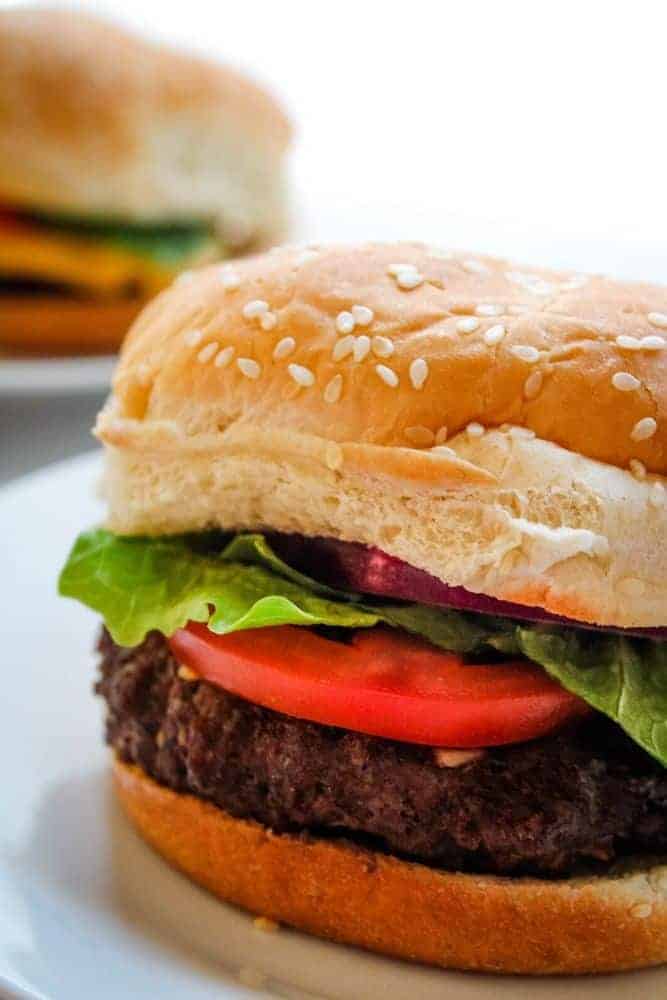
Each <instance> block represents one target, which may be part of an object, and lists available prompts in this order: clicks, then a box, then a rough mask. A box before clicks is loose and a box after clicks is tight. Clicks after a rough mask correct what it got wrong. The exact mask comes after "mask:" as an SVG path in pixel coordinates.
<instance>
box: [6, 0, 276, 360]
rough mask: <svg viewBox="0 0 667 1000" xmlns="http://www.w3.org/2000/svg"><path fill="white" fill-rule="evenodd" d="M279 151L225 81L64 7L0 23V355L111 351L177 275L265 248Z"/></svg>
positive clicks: (203, 66)
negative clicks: (7, 352) (146, 305)
mask: <svg viewBox="0 0 667 1000" xmlns="http://www.w3.org/2000/svg"><path fill="white" fill-rule="evenodd" d="M288 139H289V125H288V123H287V121H286V119H285V117H284V116H283V113H282V111H281V109H280V108H279V107H278V106H277V105H276V104H275V102H274V101H273V100H272V99H271V98H270V97H268V96H267V95H266V94H265V93H263V92H262V91H261V90H260V89H258V88H257V87H256V86H255V85H254V84H253V83H251V82H250V81H248V80H247V79H245V78H244V77H242V76H240V75H238V74H236V73H234V72H232V71H230V70H229V69H226V68H224V67H222V66H218V65H214V64H212V63H209V62H205V61H204V60H202V59H197V58H194V57H192V56H189V55H184V54H182V53H179V52H176V51H172V50H171V49H168V48H165V47H163V46H158V45H153V44H150V43H149V42H147V41H144V40H143V39H140V38H137V37H134V36H132V35H129V34H127V33H125V32H124V31H122V30H120V29H119V28H117V27H115V26H113V25H111V24H108V23H106V22H104V21H100V20H96V19H94V18H91V17H88V16H86V15H83V14H79V13H75V12H73V11H63V10H59V11H58V10H29V9H28V10H26V9H22V10H8V11H4V12H0V345H1V346H3V347H5V348H11V349H17V350H23V351H40V352H45V353H57V352H68V351H70V352H78V351H81V352H94V351H105V350H109V349H112V348H115V347H116V346H117V345H118V344H119V342H120V340H121V338H122V336H123V334H124V333H125V331H126V329H127V327H128V325H129V323H130V321H131V320H132V319H133V318H134V317H135V316H136V314H137V313H138V312H139V310H140V308H141V306H142V305H143V303H144V302H145V301H146V299H147V298H149V297H151V296H152V295H154V294H155V292H157V291H158V290H160V289H161V288H163V287H164V286H165V285H167V284H169V282H170V281H171V280H172V279H173V277H174V275H175V274H176V273H177V272H178V271H181V270H182V269H184V268H188V267H192V266H195V265H197V264H201V263H205V262H206V261H207V260H215V259H216V258H219V257H224V256H226V255H228V254H229V253H231V252H234V253H236V252H240V251H244V250H247V249H252V248H257V247H258V246H261V245H264V244H266V243H269V242H271V239H272V238H273V237H274V236H275V235H276V234H277V233H278V232H280V230H281V229H282V226H283V223H284V220H285V197H284V181H283V154H284V152H285V148H286V145H287V142H288Z"/></svg>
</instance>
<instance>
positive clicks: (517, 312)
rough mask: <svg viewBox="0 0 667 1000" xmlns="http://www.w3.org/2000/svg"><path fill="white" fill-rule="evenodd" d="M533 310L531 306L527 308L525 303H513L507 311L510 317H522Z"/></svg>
mask: <svg viewBox="0 0 667 1000" xmlns="http://www.w3.org/2000/svg"><path fill="white" fill-rule="evenodd" d="M531 309H533V306H527V305H525V303H521V302H515V303H514V305H512V306H508V308H507V311H508V312H509V313H511V314H512V316H524V315H525V314H526V313H529V312H530V311H531Z"/></svg>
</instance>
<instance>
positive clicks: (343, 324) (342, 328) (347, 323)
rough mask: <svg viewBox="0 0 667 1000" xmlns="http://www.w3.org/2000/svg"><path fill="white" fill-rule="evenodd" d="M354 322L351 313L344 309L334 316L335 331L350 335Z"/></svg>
mask: <svg viewBox="0 0 667 1000" xmlns="http://www.w3.org/2000/svg"><path fill="white" fill-rule="evenodd" d="M355 323H356V320H355V318H354V316H353V315H352V313H351V312H348V311H347V310H346V309H344V310H343V312H339V313H338V315H337V316H336V329H337V330H338V332H339V333H352V331H353V330H354V326H355Z"/></svg>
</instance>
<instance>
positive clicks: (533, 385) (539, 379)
mask: <svg viewBox="0 0 667 1000" xmlns="http://www.w3.org/2000/svg"><path fill="white" fill-rule="evenodd" d="M543 382H544V376H543V375H542V372H531V373H530V375H529V376H528V378H527V379H526V381H525V382H524V383H523V394H524V396H525V397H526V399H535V397H536V396H537V395H539V393H540V391H541V389H542V383H543Z"/></svg>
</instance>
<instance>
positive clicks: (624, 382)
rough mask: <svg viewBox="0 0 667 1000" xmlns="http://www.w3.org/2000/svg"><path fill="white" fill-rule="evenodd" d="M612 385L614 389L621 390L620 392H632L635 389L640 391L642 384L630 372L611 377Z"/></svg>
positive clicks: (615, 374) (616, 373)
mask: <svg viewBox="0 0 667 1000" xmlns="http://www.w3.org/2000/svg"><path fill="white" fill-rule="evenodd" d="M611 384H612V385H613V387H614V389H619V390H620V392H632V391H633V390H634V389H638V388H639V386H640V385H641V382H640V381H639V379H638V378H635V376H634V375H631V374H630V372H614V374H613V375H612V377H611Z"/></svg>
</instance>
